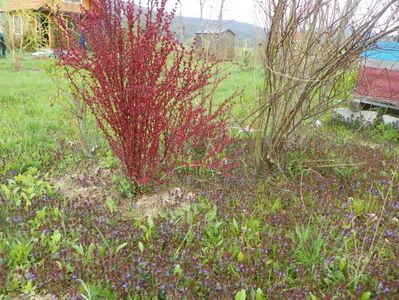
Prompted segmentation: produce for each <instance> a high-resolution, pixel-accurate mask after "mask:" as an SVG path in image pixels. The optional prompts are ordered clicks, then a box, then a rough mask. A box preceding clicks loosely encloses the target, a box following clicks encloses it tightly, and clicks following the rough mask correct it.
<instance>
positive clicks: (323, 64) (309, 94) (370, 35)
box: [251, 0, 399, 166]
mask: <svg viewBox="0 0 399 300" xmlns="http://www.w3.org/2000/svg"><path fill="white" fill-rule="evenodd" d="M364 2H365V1H364V0H342V1H338V0H256V3H257V6H258V9H259V11H260V13H261V17H262V20H263V22H264V27H265V36H264V42H263V43H262V49H263V50H262V53H263V55H262V57H261V59H262V65H263V69H264V87H263V92H262V94H261V96H260V99H259V103H258V108H257V110H256V112H254V114H253V115H252V116H251V117H255V118H254V122H253V127H254V129H255V132H256V145H255V158H256V162H257V164H258V165H260V164H261V163H262V162H266V163H267V164H268V165H269V166H273V165H278V164H279V159H280V154H281V153H282V152H283V151H284V149H285V146H286V145H287V144H288V143H297V141H298V139H297V138H298V136H299V135H300V132H301V130H299V129H300V128H303V125H304V124H306V122H307V121H312V120H313V119H314V118H315V117H317V116H319V115H320V114H323V113H324V112H326V111H328V110H330V109H331V108H332V107H334V106H336V105H337V104H339V103H340V102H341V101H344V100H346V99H348V98H349V97H351V91H352V89H353V83H354V80H352V79H353V74H354V73H353V72H352V71H353V70H354V66H355V64H356V63H357V62H358V59H359V57H360V54H361V53H362V52H363V51H364V50H365V49H367V48H370V47H373V45H374V44H375V42H377V41H378V40H380V39H382V38H384V37H385V36H387V35H389V34H391V33H393V32H396V31H397V30H398V29H399V24H398V17H399V13H398V12H399V11H398V9H399V6H398V4H397V0H389V1H388V0H374V1H372V5H371V6H369V7H368V10H367V13H365V12H366V11H365V7H363V6H364ZM302 132H303V130H302Z"/></svg>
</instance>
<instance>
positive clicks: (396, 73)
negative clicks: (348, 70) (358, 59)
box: [355, 42, 399, 110]
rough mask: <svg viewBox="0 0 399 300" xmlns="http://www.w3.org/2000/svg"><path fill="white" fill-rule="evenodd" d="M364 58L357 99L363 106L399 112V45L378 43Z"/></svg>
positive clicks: (359, 74) (359, 75)
mask: <svg viewBox="0 0 399 300" xmlns="http://www.w3.org/2000/svg"><path fill="white" fill-rule="evenodd" d="M362 56H363V57H362V64H361V66H360V68H359V71H358V81H357V86H356V89H355V94H356V98H357V99H359V100H360V102H361V103H363V104H368V105H373V106H379V107H385V108H390V109H395V110H399V43H397V42H378V43H377V44H376V46H375V47H374V48H373V49H371V50H369V51H366V52H365V53H364V54H363V55H362Z"/></svg>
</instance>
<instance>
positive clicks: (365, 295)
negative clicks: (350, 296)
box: [359, 292, 371, 300]
mask: <svg viewBox="0 0 399 300" xmlns="http://www.w3.org/2000/svg"><path fill="white" fill-rule="evenodd" d="M370 298H371V293H370V292H364V293H363V294H362V295H361V296H360V298H359V300H369V299H370Z"/></svg>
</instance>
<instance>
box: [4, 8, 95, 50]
mask: <svg viewBox="0 0 399 300" xmlns="http://www.w3.org/2000/svg"><path fill="white" fill-rule="evenodd" d="M57 6H58V7H59V8H60V10H61V11H62V12H63V13H65V16H66V21H67V17H68V15H69V14H73V13H81V11H82V7H84V8H85V9H90V6H91V0H4V1H2V2H1V4H0V13H3V15H5V16H6V21H7V24H6V34H8V35H9V37H8V39H9V41H10V42H14V43H16V42H18V41H20V40H21V39H24V38H26V36H27V35H29V34H33V35H36V36H37V35H40V44H41V46H43V47H49V48H55V47H56V40H57V39H56V31H55V29H54V26H53V25H52V24H51V22H50V18H49V16H50V14H51V10H52V9H53V8H54V9H55V8H56V7H57Z"/></svg>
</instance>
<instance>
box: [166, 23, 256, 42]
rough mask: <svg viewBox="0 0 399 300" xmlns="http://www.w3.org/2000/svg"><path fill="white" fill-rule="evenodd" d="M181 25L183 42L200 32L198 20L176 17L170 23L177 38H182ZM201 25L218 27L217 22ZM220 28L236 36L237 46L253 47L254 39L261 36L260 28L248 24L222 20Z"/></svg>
mask: <svg viewBox="0 0 399 300" xmlns="http://www.w3.org/2000/svg"><path fill="white" fill-rule="evenodd" d="M182 23H183V26H184V40H188V39H190V38H193V37H195V33H196V32H197V31H199V30H201V19H200V18H193V17H182V18H180V17H179V16H176V17H175V19H174V21H173V23H172V28H173V30H175V31H176V34H177V35H178V36H179V37H181V36H182V31H183V30H182ZM203 23H204V28H205V29H217V28H218V27H219V22H218V21H217V20H208V19H204V20H203ZM222 27H223V28H228V29H230V30H231V31H233V32H234V33H235V34H236V35H237V44H238V45H243V44H244V43H247V44H248V46H253V45H255V41H256V37H259V35H260V34H262V28H260V27H256V26H254V25H251V24H248V23H243V22H237V21H234V20H231V21H229V20H224V21H223V26H222Z"/></svg>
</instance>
